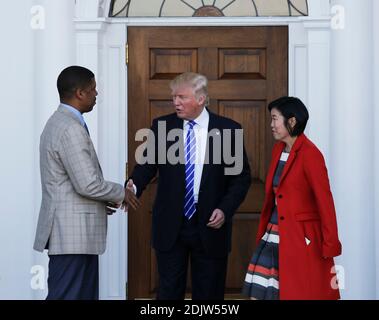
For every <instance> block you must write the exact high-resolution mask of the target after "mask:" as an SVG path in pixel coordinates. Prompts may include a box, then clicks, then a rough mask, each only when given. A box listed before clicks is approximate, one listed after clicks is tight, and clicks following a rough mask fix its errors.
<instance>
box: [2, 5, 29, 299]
mask: <svg viewBox="0 0 379 320" xmlns="http://www.w3.org/2000/svg"><path fill="white" fill-rule="evenodd" d="M31 6H32V1H31V0H24V1H8V2H5V3H2V12H3V13H6V14H3V15H2V18H1V20H0V39H1V42H2V44H3V45H2V46H1V51H0V70H1V72H0V73H1V78H0V101H1V106H0V149H1V165H0V177H1V179H0V202H1V207H2V209H1V213H0V253H1V255H0V261H1V263H0V299H14V298H21V299H28V298H30V297H31V290H30V286H29V281H30V273H29V272H30V267H31V265H32V248H31V238H32V234H33V213H34V206H35V198H34V193H33V190H34V188H35V180H34V172H35V167H36V164H35V161H34V156H33V155H34V153H35V151H34V150H35V147H36V142H35V140H34V135H33V132H34V109H33V100H34V90H33V89H34V88H33V72H34V59H33V58H34V57H33V31H32V29H31V27H30V8H31Z"/></svg>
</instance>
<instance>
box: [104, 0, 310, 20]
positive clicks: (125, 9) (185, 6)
mask: <svg viewBox="0 0 379 320" xmlns="http://www.w3.org/2000/svg"><path fill="white" fill-rule="evenodd" d="M307 15H308V3H307V0H208V1H207V0H113V1H112V3H111V7H110V12H109V16H110V17H222V16H225V17H267V16H287V17H289V16H307Z"/></svg>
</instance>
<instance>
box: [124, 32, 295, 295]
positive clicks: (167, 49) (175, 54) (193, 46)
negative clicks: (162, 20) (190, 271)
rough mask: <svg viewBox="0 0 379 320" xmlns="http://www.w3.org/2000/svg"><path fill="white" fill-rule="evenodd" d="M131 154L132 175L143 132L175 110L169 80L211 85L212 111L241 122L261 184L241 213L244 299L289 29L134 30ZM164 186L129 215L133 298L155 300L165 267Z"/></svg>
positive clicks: (238, 235) (234, 276) (236, 232)
mask: <svg viewBox="0 0 379 320" xmlns="http://www.w3.org/2000/svg"><path fill="white" fill-rule="evenodd" d="M128 43H129V66H128V137H129V138H128V150H129V151H128V153H129V159H128V162H129V170H130V171H131V170H132V169H133V167H134V165H135V156H134V155H135V150H136V148H137V147H138V146H139V145H140V143H141V142H136V141H135V134H136V132H137V130H139V129H141V128H149V127H150V125H151V122H152V120H153V118H155V117H158V116H161V115H164V114H168V113H172V112H174V108H173V104H172V102H171V96H170V94H171V92H170V89H169V82H170V80H171V79H173V78H174V77H175V76H176V75H178V74H180V73H182V72H185V71H192V72H199V73H202V74H204V75H205V76H207V77H208V79H209V96H210V109H211V110H212V111H213V112H215V113H217V114H220V115H222V116H226V117H229V118H232V119H234V120H236V121H237V122H239V123H241V124H242V127H243V128H244V139H245V140H244V141H245V147H246V150H247V154H248V157H249V163H250V168H251V173H252V178H253V182H252V185H251V187H250V190H249V193H248V195H247V197H246V199H245V201H244V203H243V204H242V205H241V206H240V208H239V209H238V211H237V212H236V213H235V215H234V222H233V242H232V252H231V254H230V256H229V264H228V274H227V281H226V292H225V293H226V297H228V298H232V297H236V298H237V297H239V293H240V290H241V287H242V283H243V280H244V277H245V273H246V269H247V266H248V263H249V260H250V257H251V254H252V253H253V251H254V249H255V236H256V232H257V226H258V222H259V213H260V210H261V207H262V203H263V198H264V183H265V177H266V173H267V170H268V164H269V161H270V157H271V148H272V146H273V139H272V136H271V129H270V114H269V112H268V110H267V104H268V102H270V101H272V100H273V99H275V98H278V97H280V96H282V95H286V94H287V92H288V90H287V81H288V80H287V67H288V61H287V56H288V54H287V52H288V28H287V27H156V28H155V27H129V28H128ZM155 191H156V181H152V182H151V184H150V186H149V187H148V188H147V189H146V191H145V192H144V194H143V196H142V197H141V202H142V206H141V207H140V209H138V211H137V212H135V211H132V210H130V212H129V214H128V297H129V299H135V298H153V297H155V293H156V288H157V280H158V278H157V268H156V261H155V255H154V251H153V250H152V248H151V246H150V239H151V213H152V203H153V200H154V197H155Z"/></svg>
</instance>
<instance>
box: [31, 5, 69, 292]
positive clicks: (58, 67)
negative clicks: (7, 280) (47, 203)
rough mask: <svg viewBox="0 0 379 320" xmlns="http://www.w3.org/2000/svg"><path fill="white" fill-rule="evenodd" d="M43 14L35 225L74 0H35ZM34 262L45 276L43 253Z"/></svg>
mask: <svg viewBox="0 0 379 320" xmlns="http://www.w3.org/2000/svg"><path fill="white" fill-rule="evenodd" d="M35 3H36V4H38V5H39V6H40V7H41V9H43V11H42V12H43V13H44V15H45V19H46V21H45V27H44V28H43V29H36V30H35V31H34V34H35V50H34V54H35V59H34V64H35V68H34V92H35V100H34V106H35V107H34V116H35V124H34V125H35V130H34V141H35V147H34V157H35V161H34V162H35V170H34V175H35V185H34V186H33V189H32V190H33V191H32V192H34V198H35V208H34V225H33V226H32V228H33V235H34V233H35V227H36V225H37V218H38V213H39V206H40V201H41V182H40V175H39V150H38V147H39V137H40V134H41V132H42V130H43V127H44V125H45V123H46V121H47V119H48V118H49V117H50V115H52V114H53V112H54V111H55V110H56V109H57V107H58V105H59V96H58V91H57V87H56V81H57V77H58V75H59V73H60V72H61V71H62V70H63V69H64V68H66V67H68V66H70V65H73V64H75V41H74V39H75V38H74V23H73V20H74V13H75V10H74V9H75V7H74V5H75V0H54V1H51V0H38V1H35ZM35 263H36V264H40V265H42V266H44V267H45V271H46V276H47V258H46V255H45V254H39V253H36V254H35ZM46 293H47V290H44V291H39V290H37V291H35V292H34V294H35V298H44V297H45V295H46Z"/></svg>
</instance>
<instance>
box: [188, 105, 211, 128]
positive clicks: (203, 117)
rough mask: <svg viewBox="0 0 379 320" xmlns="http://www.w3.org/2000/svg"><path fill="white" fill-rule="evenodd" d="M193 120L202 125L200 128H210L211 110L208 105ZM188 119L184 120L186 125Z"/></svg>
mask: <svg viewBox="0 0 379 320" xmlns="http://www.w3.org/2000/svg"><path fill="white" fill-rule="evenodd" d="M193 121H195V122H196V125H198V126H200V128H203V129H208V123H209V112H208V110H207V108H206V107H204V109H203V111H201V113H200V114H199V116H198V117H197V118H196V119H194V120H193ZM188 122H189V121H188V120H184V127H186V125H187V123H188Z"/></svg>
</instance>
